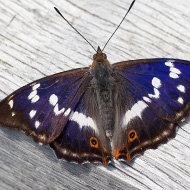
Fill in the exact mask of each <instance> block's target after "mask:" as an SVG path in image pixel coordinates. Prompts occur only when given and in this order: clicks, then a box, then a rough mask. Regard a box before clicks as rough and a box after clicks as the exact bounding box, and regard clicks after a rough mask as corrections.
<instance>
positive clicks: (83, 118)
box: [50, 88, 111, 164]
mask: <svg viewBox="0 0 190 190" xmlns="http://www.w3.org/2000/svg"><path fill="white" fill-rule="evenodd" d="M100 119H101V118H100V117H99V111H98V105H97V99H96V93H95V91H94V90H93V88H88V90H87V91H86V92H85V94H84V95H83V96H82V97H81V99H80V101H79V102H78V104H77V106H76V108H75V109H74V110H73V111H72V113H71V115H70V116H69V120H68V122H67V124H66V126H65V128H64V129H63V131H62V133H61V135H60V136H59V137H58V138H57V139H55V140H54V141H53V142H52V143H51V144H50V146H51V147H52V148H53V149H54V151H55V154H56V155H57V157H58V158H62V159H65V160H67V161H72V162H77V163H84V162H97V161H99V162H102V163H103V164H107V163H108V162H109V161H110V160H111V150H110V142H109V139H108V138H107V137H106V135H105V131H104V129H103V127H102V126H101V124H100V123H101V121H100Z"/></svg>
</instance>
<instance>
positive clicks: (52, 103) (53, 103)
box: [49, 94, 58, 106]
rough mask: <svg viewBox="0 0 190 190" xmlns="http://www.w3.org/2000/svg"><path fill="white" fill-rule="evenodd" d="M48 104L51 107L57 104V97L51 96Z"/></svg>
mask: <svg viewBox="0 0 190 190" xmlns="http://www.w3.org/2000/svg"><path fill="white" fill-rule="evenodd" d="M49 102H50V104H51V105H53V106H55V105H56V104H57V102H58V97H57V96H56V95H55V94H52V95H51V96H50V98H49Z"/></svg>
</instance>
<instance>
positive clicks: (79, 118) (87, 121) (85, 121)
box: [69, 111, 98, 131]
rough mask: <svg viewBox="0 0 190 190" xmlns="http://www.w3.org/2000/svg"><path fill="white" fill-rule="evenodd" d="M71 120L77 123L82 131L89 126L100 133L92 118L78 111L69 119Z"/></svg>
mask: <svg viewBox="0 0 190 190" xmlns="http://www.w3.org/2000/svg"><path fill="white" fill-rule="evenodd" d="M69 120H71V121H75V122H77V123H78V125H79V127H80V129H82V127H83V126H88V127H91V128H93V129H94V130H95V131H98V129H97V126H96V124H95V123H94V121H93V120H92V118H90V117H86V116H85V115H84V114H82V113H79V112H77V111H75V112H73V113H72V114H71V116H70V117H69Z"/></svg>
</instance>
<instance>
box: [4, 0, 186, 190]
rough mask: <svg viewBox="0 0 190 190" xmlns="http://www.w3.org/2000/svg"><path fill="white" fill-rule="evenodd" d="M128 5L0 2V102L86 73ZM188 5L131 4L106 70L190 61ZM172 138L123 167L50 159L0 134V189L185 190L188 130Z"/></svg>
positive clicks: (12, 135) (76, 0)
mask: <svg viewBox="0 0 190 190" xmlns="http://www.w3.org/2000/svg"><path fill="white" fill-rule="evenodd" d="M130 3H131V1H130V0H127V1H126V0H114V1H112V0H107V1H103V0H97V1H93V0H72V1H68V0H65V1H61V0H54V1H53V0H43V1H39V0H6V1H5V0H0V100H2V99H3V98H5V97H6V96H7V95H8V94H10V93H11V92H13V91H14V90H16V89H18V88H19V87H22V86H23V85H25V84H27V83H29V82H31V81H34V80H36V79H39V78H42V77H44V76H48V75H51V74H54V73H57V72H61V71H65V70H69V69H73V68H78V67H84V66H88V65H90V64H91V62H92V59H91V58H92V55H93V54H94V51H93V49H92V48H91V47H90V46H89V45H88V44H87V43H86V42H85V41H84V40H83V39H82V38H81V37H80V36H79V35H78V34H76V32H75V31H73V30H72V29H71V28H70V26H69V25H68V24H67V23H66V22H65V21H64V20H62V19H61V18H60V17H59V16H58V15H57V14H56V12H55V11H54V9H53V7H54V6H56V7H58V8H59V9H60V10H61V12H62V13H63V15H64V16H65V17H66V18H67V19H68V20H69V21H70V22H71V23H72V24H73V25H74V26H75V27H76V28H77V29H78V30H79V31H80V32H81V33H82V34H83V35H84V36H85V37H86V38H87V39H88V40H89V41H90V42H91V43H92V45H93V46H95V47H96V48H97V46H98V45H100V47H103V45H104V44H105V43H106V41H107V39H108V38H109V37H110V35H111V33H112V32H113V31H114V29H115V28H116V26H117V25H118V23H119V22H120V20H121V19H122V17H123V16H124V14H125V13H126V10H127V8H128V7H129V4H130ZM189 52H190V1H189V0H183V1H181V0H175V1H174V0H167V1H165V0H146V1H145V0H137V2H136V4H135V6H134V8H133V9H132V10H131V12H130V14H129V15H128V17H127V19H126V20H125V21H124V23H123V24H122V26H121V27H120V29H119V30H118V31H117V33H116V34H115V36H114V37H113V38H112V40H111V41H110V42H109V44H108V46H107V47H106V49H105V53H107V56H108V59H109V61H110V62H111V63H115V62H119V61H124V60H132V59H141V58H161V57H170V58H179V59H185V60H190V53H189ZM181 126H182V127H181V128H180V129H179V130H178V133H177V135H176V137H175V138H174V139H172V140H171V141H169V142H168V143H167V144H165V145H162V146H160V147H159V148H158V149H157V150H148V151H146V152H145V154H144V155H141V156H138V157H136V158H135V159H134V160H133V161H131V162H130V163H126V162H118V161H115V162H114V163H111V164H109V165H108V166H104V165H102V164H84V165H77V164H74V163H69V162H64V161H61V160H58V159H57V158H56V156H55V155H54V153H53V151H52V150H51V149H50V148H49V146H40V145H38V144H36V143H34V142H33V141H32V139H30V138H29V137H28V136H26V135H25V134H23V133H21V132H19V131H14V130H8V129H5V128H2V127H1V128H0V190H4V189H5V190H13V189H14V190H15V189H25V190H29V189H40V190H44V189H51V190H54V189H56V190H57V189H104V190H106V189H190V124H189V119H187V120H186V121H185V122H184V123H183V124H182V125H181Z"/></svg>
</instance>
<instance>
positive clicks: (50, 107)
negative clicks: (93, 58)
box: [0, 68, 90, 144]
mask: <svg viewBox="0 0 190 190" xmlns="http://www.w3.org/2000/svg"><path fill="white" fill-rule="evenodd" d="M89 80H90V79H89V74H88V68H84V69H75V70H72V71H67V72H62V73H59V74H55V75H52V76H49V77H46V78H43V79H40V80H37V81H35V82H32V83H30V84H28V85H26V86H24V87H22V88H20V89H18V90H17V91H15V92H13V93H12V94H11V95H9V96H8V97H7V98H5V99H4V100H2V101H1V102H0V110H1V113H0V125H2V126H5V127H9V128H12V129H18V130H20V131H23V132H24V133H26V134H27V135H29V136H30V137H32V138H33V140H34V141H36V142H38V143H41V144H48V143H50V142H52V141H53V140H54V139H55V138H57V137H58V136H59V135H60V133H61V131H62V130H63V129H64V126H65V125H66V123H67V121H68V118H69V116H70V114H71V112H72V111H73V109H74V108H75V106H76V105H77V103H78V101H79V100H80V98H81V96H82V95H83V93H84V92H85V91H86V89H87V88H88V85H89Z"/></svg>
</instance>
